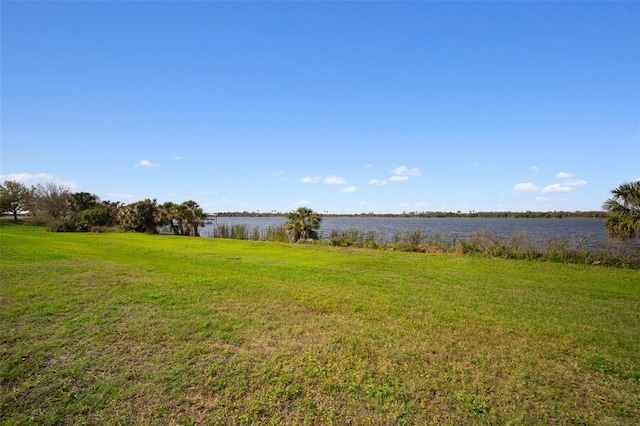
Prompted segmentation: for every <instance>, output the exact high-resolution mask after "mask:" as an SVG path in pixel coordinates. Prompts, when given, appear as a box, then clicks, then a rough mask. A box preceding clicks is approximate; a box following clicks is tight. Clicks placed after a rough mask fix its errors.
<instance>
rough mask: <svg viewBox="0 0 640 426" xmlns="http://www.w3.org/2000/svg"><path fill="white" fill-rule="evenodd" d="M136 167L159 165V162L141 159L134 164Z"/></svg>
mask: <svg viewBox="0 0 640 426" xmlns="http://www.w3.org/2000/svg"><path fill="white" fill-rule="evenodd" d="M135 166H136V167H160V164H157V163H152V162H151V161H149V160H141V161H140V162H139V163H136V164H135Z"/></svg>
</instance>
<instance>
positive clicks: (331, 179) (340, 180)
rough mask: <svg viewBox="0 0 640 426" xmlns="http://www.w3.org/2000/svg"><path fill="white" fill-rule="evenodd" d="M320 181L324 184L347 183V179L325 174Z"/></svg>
mask: <svg viewBox="0 0 640 426" xmlns="http://www.w3.org/2000/svg"><path fill="white" fill-rule="evenodd" d="M322 182H323V183H324V184H326V185H344V184H345V183H347V181H346V180H344V178H342V177H340V176H327V177H326V178H324V180H323V181H322Z"/></svg>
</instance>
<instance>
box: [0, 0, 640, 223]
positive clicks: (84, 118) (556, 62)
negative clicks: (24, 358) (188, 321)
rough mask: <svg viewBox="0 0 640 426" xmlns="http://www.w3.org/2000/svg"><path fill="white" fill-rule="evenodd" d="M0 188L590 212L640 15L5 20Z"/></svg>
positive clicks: (338, 205)
mask: <svg viewBox="0 0 640 426" xmlns="http://www.w3.org/2000/svg"><path fill="white" fill-rule="evenodd" d="M1 19H2V22H1V24H2V29H1V36H2V39H1V47H2V49H1V60H2V62H1V67H2V74H1V83H2V87H1V90H2V91H1V107H2V110H1V114H2V115H1V125H2V127H1V132H2V133H1V137H2V140H1V143H2V145H1V162H0V174H1V175H2V176H0V178H1V179H2V180H5V179H14V180H20V181H23V182H25V183H26V184H28V185H31V184H33V183H37V182H44V181H53V182H57V183H61V184H64V185H67V186H69V187H70V188H71V189H72V190H73V191H87V192H92V193H95V194H97V195H99V196H100V197H101V198H102V199H104V200H112V201H116V200H117V201H122V202H125V203H129V202H133V201H137V200H140V199H144V198H156V199H158V201H159V202H164V201H174V202H182V201H185V200H187V199H193V200H195V201H197V202H198V203H200V205H202V206H203V207H204V208H205V210H206V211H209V212H219V211H244V210H246V211H261V212H270V211H274V210H275V211H289V210H292V209H294V208H297V207H298V206H301V205H305V206H308V207H310V208H312V209H314V210H316V211H319V212H322V213H323V212H329V213H363V212H376V213H398V212H403V211H407V212H409V211H458V210H460V211H465V212H466V211H472V210H475V211H496V210H500V211H504V210H510V211H525V210H534V211H547V210H568V211H574V210H597V209H600V208H601V205H602V203H603V202H604V201H605V200H606V199H607V198H608V197H609V195H610V194H609V191H610V190H611V189H613V188H615V187H616V186H618V185H619V184H621V183H623V182H628V181H632V180H635V179H639V178H640V3H638V2H388V3H387V2H318V3H309V2H229V3H221V2H2V5H1Z"/></svg>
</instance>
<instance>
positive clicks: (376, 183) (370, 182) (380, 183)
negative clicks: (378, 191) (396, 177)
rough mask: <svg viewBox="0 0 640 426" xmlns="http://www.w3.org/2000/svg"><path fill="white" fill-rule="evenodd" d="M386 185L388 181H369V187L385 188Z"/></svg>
mask: <svg viewBox="0 0 640 426" xmlns="http://www.w3.org/2000/svg"><path fill="white" fill-rule="evenodd" d="M386 184H387V181H386V180H380V179H369V185H376V186H385V185H386Z"/></svg>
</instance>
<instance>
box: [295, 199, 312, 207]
mask: <svg viewBox="0 0 640 426" xmlns="http://www.w3.org/2000/svg"><path fill="white" fill-rule="evenodd" d="M309 204H311V201H309V200H300V201H298V202H297V203H296V205H298V206H308V205H309Z"/></svg>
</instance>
